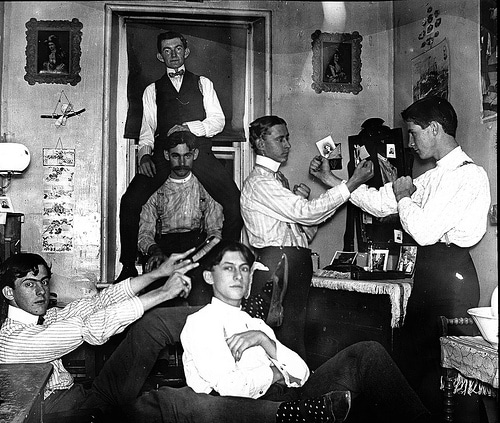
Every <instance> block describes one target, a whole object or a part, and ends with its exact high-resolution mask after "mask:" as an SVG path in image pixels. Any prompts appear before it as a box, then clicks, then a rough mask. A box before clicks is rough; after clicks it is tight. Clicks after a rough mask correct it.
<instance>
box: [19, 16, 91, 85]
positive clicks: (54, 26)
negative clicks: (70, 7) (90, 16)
mask: <svg viewBox="0 0 500 423" xmlns="http://www.w3.org/2000/svg"><path fill="white" fill-rule="evenodd" d="M82 27H83V25H82V23H81V22H80V21H78V19H76V18H74V19H73V20H71V21H38V20H36V19H35V18H31V19H30V20H29V21H28V22H27V23H26V28H27V31H26V66H25V70H26V75H24V79H25V80H26V81H27V82H28V84H30V85H34V84H35V83H39V84H71V85H76V84H78V82H80V80H81V77H80V70H81V68H80V56H81V47H80V42H81V39H82V31H81V30H82Z"/></svg>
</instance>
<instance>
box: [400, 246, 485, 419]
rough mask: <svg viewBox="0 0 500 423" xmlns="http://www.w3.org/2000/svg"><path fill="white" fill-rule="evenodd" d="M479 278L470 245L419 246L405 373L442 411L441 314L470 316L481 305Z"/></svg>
mask: <svg viewBox="0 0 500 423" xmlns="http://www.w3.org/2000/svg"><path fill="white" fill-rule="evenodd" d="M478 302H479V281H478V277H477V273H476V268H475V267H474V263H473V262H472V259H471V257H470V254H469V249H468V248H460V247H457V246H456V245H453V244H452V245H450V246H449V247H447V246H446V245H445V244H443V243H438V244H435V245H430V246H425V247H418V252H417V260H416V264H415V276H414V283H413V288H412V292H411V295H410V298H409V300H408V305H407V312H406V318H405V322H404V325H403V327H402V330H401V348H402V351H401V362H400V363H399V365H400V368H401V370H402V371H403V374H404V375H405V376H406V378H407V379H408V381H409V383H410V385H411V386H412V387H413V388H414V389H415V391H416V392H417V393H418V395H419V396H420V398H422V401H423V402H424V404H425V405H426V406H427V408H429V409H430V410H431V411H433V412H439V411H440V410H441V406H442V401H441V397H442V396H441V392H440V391H439V386H440V381H439V378H440V374H441V369H440V359H441V356H440V354H441V352H440V345H439V325H438V317H439V316H441V315H442V316H446V317H450V318H452V317H464V316H467V310H468V309H469V308H472V307H477V304H478Z"/></svg>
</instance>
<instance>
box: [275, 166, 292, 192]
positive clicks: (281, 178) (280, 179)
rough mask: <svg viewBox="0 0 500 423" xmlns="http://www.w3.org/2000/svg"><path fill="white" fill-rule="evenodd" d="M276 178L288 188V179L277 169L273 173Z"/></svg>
mask: <svg viewBox="0 0 500 423" xmlns="http://www.w3.org/2000/svg"><path fill="white" fill-rule="evenodd" d="M275 176H276V179H277V180H278V181H280V182H281V185H283V186H284V187H285V188H286V189H290V184H289V183H288V179H286V177H285V175H283V174H282V173H281V172H280V171H279V170H278V171H277V172H276V173H275Z"/></svg>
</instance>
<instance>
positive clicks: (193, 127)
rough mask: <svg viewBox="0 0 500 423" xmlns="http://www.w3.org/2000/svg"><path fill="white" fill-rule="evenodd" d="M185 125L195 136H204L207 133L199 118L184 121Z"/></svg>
mask: <svg viewBox="0 0 500 423" xmlns="http://www.w3.org/2000/svg"><path fill="white" fill-rule="evenodd" d="M186 125H187V127H188V128H189V130H190V131H191V132H192V133H193V134H194V135H196V136H197V137H204V136H206V134H207V131H206V129H205V126H203V123H202V122H201V121H199V120H194V121H192V122H186Z"/></svg>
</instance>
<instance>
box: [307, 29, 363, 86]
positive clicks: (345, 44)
mask: <svg viewBox="0 0 500 423" xmlns="http://www.w3.org/2000/svg"><path fill="white" fill-rule="evenodd" d="M311 38H312V51H313V58H312V65H313V75H312V79H313V83H312V85H311V87H312V89H313V90H314V91H316V92H317V93H318V94H319V93H321V92H322V91H326V92H340V93H353V94H358V93H359V92H360V91H361V90H362V89H363V87H362V86H361V40H362V39H363V37H362V36H361V35H359V33H358V32H357V31H355V32H353V33H327V32H321V31H320V30H317V31H315V32H314V33H313V34H311Z"/></svg>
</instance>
